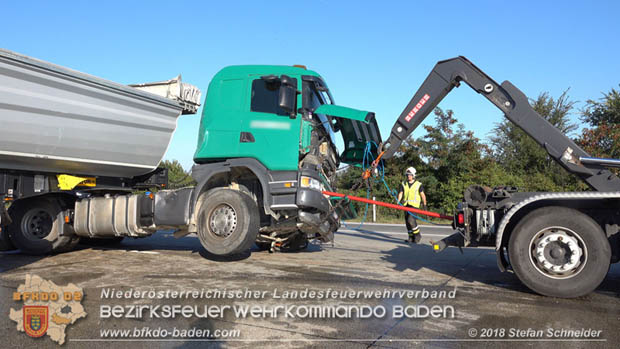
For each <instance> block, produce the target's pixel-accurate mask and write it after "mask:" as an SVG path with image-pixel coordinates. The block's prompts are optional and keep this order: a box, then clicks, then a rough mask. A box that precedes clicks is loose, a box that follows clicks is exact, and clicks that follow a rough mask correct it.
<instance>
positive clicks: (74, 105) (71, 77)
mask: <svg viewBox="0 0 620 349" xmlns="http://www.w3.org/2000/svg"><path fill="white" fill-rule="evenodd" d="M200 95H201V93H200V90H198V88H196V87H194V86H192V85H189V84H186V83H183V82H182V81H181V76H180V75H179V76H177V77H176V78H174V79H171V80H167V81H160V82H154V83H146V84H137V85H131V86H126V85H121V84H118V83H115V82H112V81H108V80H104V79H101V78H98V77H95V76H92V75H88V74H85V73H82V72H78V71H75V70H72V69H68V68H64V67H60V66H58V65H55V64H51V63H48V62H44V61H41V60H38V59H34V58H31V57H27V56H24V55H21V54H18V53H15V52H11V51H8V50H4V49H0V250H7V249H11V248H14V247H17V248H19V249H21V250H22V252H26V253H31V254H42V253H48V252H59V251H63V250H68V249H70V248H72V247H73V246H74V245H75V244H76V243H77V241H78V240H79V239H80V237H82V238H84V237H87V238H108V240H111V241H113V240H115V239H121V238H123V237H126V236H133V237H139V236H146V235H149V234H151V233H153V232H154V231H155V230H156V228H155V223H154V221H153V216H154V214H153V213H152V212H153V211H154V207H155V202H162V201H164V204H160V205H159V206H158V207H159V211H158V213H159V212H162V213H161V214H160V216H158V219H159V221H157V223H161V222H162V221H163V223H164V224H165V223H168V222H170V221H172V223H176V221H177V220H178V219H177V218H176V217H177V216H179V214H178V213H177V211H175V210H174V208H175V207H178V206H179V205H177V204H176V203H177V201H175V198H176V197H177V196H179V195H181V196H183V195H184V196H187V193H188V192H191V191H187V190H185V191H183V190H182V191H179V192H176V191H170V190H161V191H160V192H158V193H156V194H154V195H144V194H136V193H135V191H136V190H140V189H147V188H151V187H158V188H160V189H166V186H167V171H166V170H165V169H162V168H158V165H159V163H160V162H161V160H162V158H163V156H164V155H165V153H166V150H167V149H168V146H169V144H170V140H171V138H172V135H173V133H174V131H175V128H176V126H177V119H178V117H179V116H180V115H181V114H195V113H196V112H197V111H198V107H199V106H200V97H201V96H200ZM162 198H165V199H166V200H162ZM168 198H170V199H168ZM169 203H172V204H169ZM9 204H10V205H9ZM166 204H168V205H166ZM181 205H182V204H181ZM7 207H8V209H7ZM171 207H172V208H171ZM168 213H169V214H170V215H172V219H166V218H168V217H167V216H166V214H168ZM144 217H146V220H147V221H148V222H147V221H144ZM160 217H163V218H160ZM180 217H181V219H183V218H184V217H183V215H182V214H181V215H180ZM175 219H176V220H175Z"/></svg>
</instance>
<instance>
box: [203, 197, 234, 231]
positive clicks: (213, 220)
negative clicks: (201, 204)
mask: <svg viewBox="0 0 620 349" xmlns="http://www.w3.org/2000/svg"><path fill="white" fill-rule="evenodd" d="M209 227H210V228H211V231H212V232H213V233H214V234H215V235H217V236H220V237H223V238H227V237H229V236H230V235H231V234H232V233H233V232H234V231H235V228H236V227H237V213H236V212H235V210H234V209H233V208H232V207H231V206H229V205H227V204H222V205H219V206H218V207H216V208H215V210H213V213H211V217H210V218H209Z"/></svg>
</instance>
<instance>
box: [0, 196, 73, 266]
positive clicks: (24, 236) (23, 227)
mask: <svg viewBox="0 0 620 349" xmlns="http://www.w3.org/2000/svg"><path fill="white" fill-rule="evenodd" d="M61 210H62V208H61V206H60V204H59V203H58V202H57V201H56V200H53V199H48V198H37V199H30V200H27V201H24V202H17V203H14V204H13V205H11V207H10V208H9V215H10V216H11V219H12V222H11V224H10V225H9V226H8V227H7V231H8V233H9V237H10V238H11V242H12V243H13V244H14V245H15V247H17V248H19V249H20V250H21V251H22V252H23V253H26V254H32V255H44V254H48V253H52V252H64V251H68V250H70V249H72V248H73V247H74V246H75V245H76V244H77V242H78V240H79V238H78V237H77V236H59V229H60V224H61V223H62V222H60V220H59V218H58V214H59V213H60V211H61Z"/></svg>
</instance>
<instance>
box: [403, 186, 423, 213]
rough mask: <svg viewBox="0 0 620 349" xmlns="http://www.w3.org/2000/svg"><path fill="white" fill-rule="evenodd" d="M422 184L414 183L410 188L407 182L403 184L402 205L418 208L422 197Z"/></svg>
mask: <svg viewBox="0 0 620 349" xmlns="http://www.w3.org/2000/svg"><path fill="white" fill-rule="evenodd" d="M420 186H422V183H420V182H418V181H414V182H413V184H411V186H410V185H409V183H408V182H403V205H407V206H413V207H415V208H420V203H421V202H422V196H421V195H420Z"/></svg>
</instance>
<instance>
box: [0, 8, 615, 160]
mask: <svg viewBox="0 0 620 349" xmlns="http://www.w3.org/2000/svg"><path fill="white" fill-rule="evenodd" d="M619 14H620V1H501V0H495V1H473V0H472V1H441V2H439V1H438V2H430V1H384V2H380V1H228V2H225V1H217V2H216V1H195V2H192V1H174V2H173V1H123V2H120V1H118V2H117V1H102V2H94V1H75V2H71V1H62V2H61V1H56V2H53V1H45V2H39V1H29V2H17V1H3V3H2V11H0V20H1V23H2V34H0V47H2V48H6V49H9V50H13V51H16V52H19V53H23V54H26V55H30V56H33V57H36V58H39V59H43V60H47V61H50V62H53V63H56V64H60V65H63V66H67V67H70V68H73V69H77V70H80V71H83V72H86V73H89V74H93V75H96V76H100V77H103V78H106V79H110V80H113V81H116V82H119V83H125V84H129V83H137V82H146V81H157V80H164V79H169V78H172V77H174V76H176V75H177V74H179V73H181V74H182V75H183V79H184V80H185V81H187V82H190V83H192V84H194V85H197V86H198V87H199V88H201V89H202V90H203V96H204V93H206V89H207V86H208V84H209V81H210V79H211V78H212V77H213V75H214V74H215V73H216V72H217V71H218V70H219V69H221V68H223V67H224V66H227V65H232V64H284V65H292V64H305V65H307V66H308V67H309V68H311V69H313V70H316V71H317V72H319V73H320V74H321V75H322V76H323V77H324V78H325V80H326V81H327V83H328V85H329V87H330V89H331V90H332V94H333V95H334V98H335V100H336V102H337V104H341V105H345V106H349V107H354V108H359V109H365V110H371V111H374V112H376V114H377V118H378V122H379V126H380V128H381V133H382V135H383V137H384V139H385V138H387V136H389V131H390V129H391V127H392V125H393V123H394V120H395V119H396V117H397V116H398V115H399V114H400V112H401V111H402V109H403V108H404V107H405V105H406V104H407V102H408V101H409V100H410V98H411V97H412V95H413V94H414V93H415V91H416V90H417V88H418V87H419V85H420V84H421V83H422V82H423V80H424V78H425V77H426V76H427V75H428V73H429V72H430V71H431V69H432V67H433V66H434V64H435V63H436V62H437V61H438V60H442V59H446V58H451V57H454V56H458V55H464V56H466V57H468V58H469V59H470V60H471V61H473V62H474V63H475V64H476V65H477V66H478V67H480V68H481V69H483V70H484V71H485V72H487V73H488V74H489V75H490V76H491V77H492V78H494V79H495V80H497V81H498V82H502V81H503V80H510V81H511V82H512V83H513V84H515V85H516V86H517V87H519V88H520V89H521V90H522V91H523V92H525V94H526V95H528V96H530V97H536V96H537V95H538V94H539V93H541V92H544V91H548V92H549V93H550V94H551V96H553V97H557V96H559V95H560V94H561V93H562V92H563V91H564V90H565V89H567V88H570V91H569V95H570V96H571V97H572V99H574V100H577V101H579V102H580V103H578V104H577V105H578V106H579V107H582V106H583V102H585V100H587V99H590V98H599V97H600V96H601V92H604V91H609V90H610V89H611V88H612V87H614V88H616V87H618V84H619V83H620V63H619V60H618V57H619V54H620V52H619V51H620V45H618V43H619V38H620V21H619V20H618V15H619ZM440 107H442V108H444V109H453V110H454V111H455V116H456V117H457V118H458V119H459V121H460V122H462V123H464V124H465V126H466V128H468V129H470V130H473V131H474V132H475V134H476V135H477V136H478V137H481V138H485V137H487V136H488V133H489V131H490V130H491V129H492V128H493V126H494V124H495V123H497V122H499V121H501V120H502V114H501V113H500V112H499V111H498V110H497V109H495V108H494V107H493V106H492V105H491V104H490V103H488V102H487V101H486V100H485V99H484V98H482V97H480V96H477V95H476V94H475V93H474V92H473V91H472V90H470V89H468V88H467V87H465V86H462V87H461V88H459V89H456V90H454V91H453V92H452V93H451V94H450V95H449V96H448V97H447V98H446V99H445V100H444V101H443V102H442V103H441V104H440ZM431 119H432V117H429V118H428V119H427V122H425V123H430V122H431ZM573 119H574V121H578V115H577V114H575V115H573ZM198 124H199V116H198V115H194V116H182V117H181V118H180V119H179V126H178V128H177V131H176V133H175V135H174V138H173V140H172V143H171V145H170V148H169V151H168V153H167V154H166V158H169V159H179V160H180V161H181V163H182V164H183V165H184V167H186V168H189V167H190V166H191V164H192V155H193V153H194V150H195V147H196V139H197V131H198ZM421 129H422V128H421V127H420V129H419V130H417V131H416V132H415V133H414V135H418V136H420V135H422V134H423V131H422V130H421Z"/></svg>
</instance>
